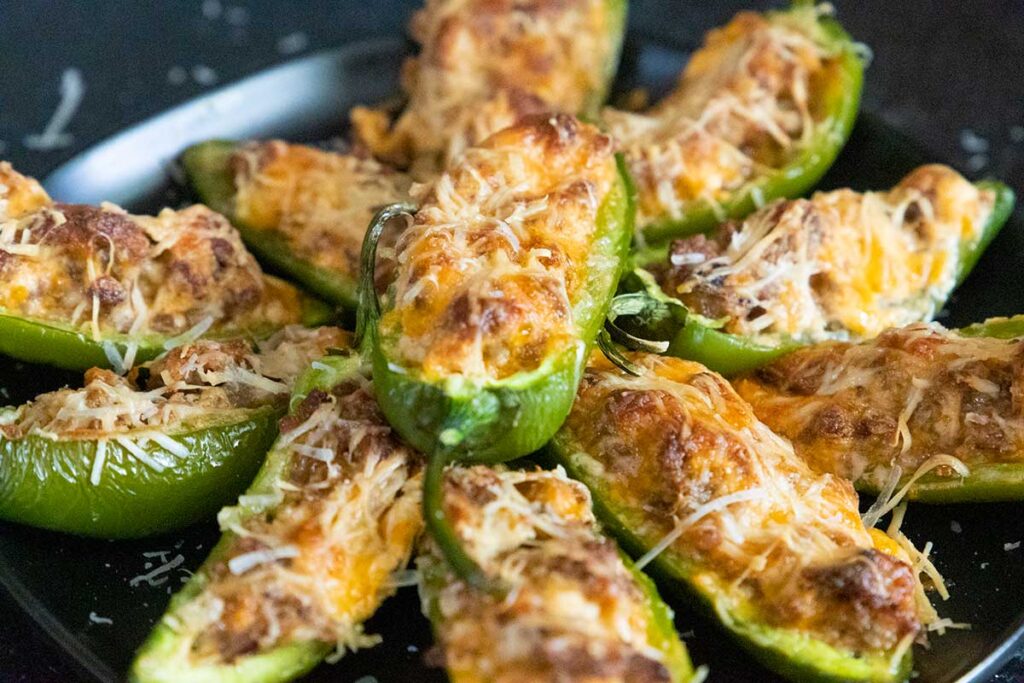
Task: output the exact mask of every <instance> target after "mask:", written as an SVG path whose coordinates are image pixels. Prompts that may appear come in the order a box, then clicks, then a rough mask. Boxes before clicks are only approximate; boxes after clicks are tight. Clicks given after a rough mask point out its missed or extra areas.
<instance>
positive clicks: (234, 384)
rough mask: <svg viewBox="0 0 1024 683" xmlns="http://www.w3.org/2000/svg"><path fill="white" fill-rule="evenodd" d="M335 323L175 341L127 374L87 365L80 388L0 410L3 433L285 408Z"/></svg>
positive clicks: (63, 435)
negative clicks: (245, 336) (258, 338)
mask: <svg viewBox="0 0 1024 683" xmlns="http://www.w3.org/2000/svg"><path fill="white" fill-rule="evenodd" d="M347 339H348V338H347V335H346V333H344V332H342V331H341V330H339V329H337V328H326V327H325V328H320V329H318V330H309V329H306V328H302V327H298V326H295V327H289V328H285V329H284V330H282V331H281V332H279V333H278V334H276V335H275V336H273V337H271V338H270V339H268V340H267V341H265V342H262V343H261V344H260V345H259V346H258V347H255V348H254V347H253V345H252V344H251V343H250V342H248V341H244V340H241V339H238V340H231V341H223V342H219V341H210V340H200V341H196V342H194V343H192V344H186V345H184V346H179V347H177V348H175V349H173V350H171V351H170V352H168V353H167V354H165V355H164V356H162V357H161V358H159V359H157V360H154V361H152V362H150V363H147V364H145V365H142V366H139V367H137V368H135V369H133V370H132V372H131V373H129V375H128V376H127V377H122V376H119V375H117V374H115V373H113V372H111V371H109V370H103V369H100V368H92V369H90V370H88V371H87V372H86V373H85V383H84V386H83V387H82V388H81V389H61V390H59V391H54V392H50V393H47V394H43V395H41V396H39V397H37V398H36V399H35V400H34V401H32V402H31V403H28V404H25V405H23V406H19V407H18V408H12V409H7V410H6V412H4V413H2V414H0V434H2V435H3V437H4V438H6V439H21V438H24V437H26V436H33V435H36V436H46V437H49V438H54V439H105V438H108V437H114V438H117V437H118V436H119V435H120V436H124V435H128V434H135V435H144V434H145V433H147V432H152V431H154V430H158V431H160V432H167V431H168V430H171V431H173V430H174V429H176V428H180V427H182V425H183V423H187V422H189V421H196V420H204V419H209V418H210V417H211V416H216V415H217V414H223V413H227V412H230V411H235V410H245V409H255V408H259V407H262V406H271V405H275V406H279V407H282V406H283V405H284V403H285V402H286V401H287V399H288V394H289V392H290V391H291V386H292V384H293V382H294V381H295V378H296V377H297V375H298V373H299V372H300V371H301V370H302V369H304V368H305V367H306V366H308V365H309V363H310V362H312V361H313V360H314V359H316V358H319V357H321V356H323V355H324V354H325V353H326V352H327V350H328V349H329V348H332V347H337V346H344V345H347V343H348V342H347Z"/></svg>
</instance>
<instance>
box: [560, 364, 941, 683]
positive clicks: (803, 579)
mask: <svg viewBox="0 0 1024 683" xmlns="http://www.w3.org/2000/svg"><path fill="white" fill-rule="evenodd" d="M628 359H629V361H630V362H631V363H632V365H633V366H635V367H636V368H638V369H639V372H640V376H632V375H630V374H627V373H626V372H624V371H622V370H620V369H618V368H617V367H615V366H614V365H612V364H611V363H610V362H609V361H608V360H606V359H605V358H603V357H599V356H597V354H595V355H594V357H593V359H592V362H591V364H590V366H589V367H588V369H587V373H586V376H585V377H584V379H583V381H582V383H581V385H580V391H579V396H578V398H577V401H576V404H575V406H574V407H573V411H572V413H571V414H570V416H569V419H568V420H567V421H566V423H565V425H564V426H563V427H562V429H561V430H560V431H559V433H558V434H557V435H556V436H555V438H554V440H553V441H552V444H551V446H550V449H551V453H552V455H553V457H554V458H555V459H556V460H557V461H558V462H559V463H561V464H563V465H564V466H565V468H566V469H567V470H568V472H569V474H570V475H571V476H573V477H575V478H578V479H580V480H581V481H583V482H584V483H586V484H587V485H588V486H589V488H590V489H591V492H592V494H593V496H594V502H595V509H596V510H597V513H598V516H599V517H600V518H601V519H602V520H603V521H604V523H605V526H606V527H607V528H608V530H609V531H610V532H611V533H612V534H614V535H616V536H617V537H618V538H619V539H620V541H621V542H622V543H623V545H624V547H625V548H627V549H628V550H629V551H630V552H631V553H634V554H635V555H642V557H641V558H640V559H639V560H638V561H637V564H638V566H641V567H643V566H647V565H648V564H650V566H651V567H652V568H654V569H655V570H656V575H657V576H658V577H659V578H660V579H661V580H663V581H664V584H663V587H673V588H675V587H678V588H680V589H682V590H683V591H684V592H686V593H688V594H689V595H691V596H693V597H694V598H696V600H697V602H698V603H699V604H703V605H704V606H705V607H706V608H708V610H709V612H710V613H711V615H712V616H713V617H714V618H716V619H717V620H718V621H719V622H720V623H721V625H722V626H723V628H725V629H726V630H727V631H728V632H730V633H731V634H732V635H733V636H734V637H735V638H736V639H737V640H738V641H739V643H740V644H742V645H743V646H745V647H746V648H747V649H748V650H750V652H751V653H752V654H753V655H754V656H756V657H757V658H758V659H760V660H761V661H762V662H763V663H764V664H765V665H766V666H768V667H770V668H772V669H774V670H775V671H777V672H779V673H781V674H783V675H785V676H788V677H790V678H792V679H794V680H798V681H802V680H844V681H845V680H849V681H901V680H903V679H904V678H905V677H906V676H907V675H908V674H909V671H910V668H909V667H910V646H911V644H912V642H913V641H914V639H915V638H916V637H917V635H918V633H919V630H920V620H919V609H920V608H919V606H918V603H917V602H916V600H924V599H925V598H924V596H923V593H922V592H921V590H922V589H921V584H920V583H919V581H918V580H917V577H916V575H915V572H914V570H913V569H912V568H911V565H910V564H909V563H908V562H906V561H905V560H904V559H902V558H901V556H900V551H899V549H898V547H897V546H896V544H895V543H893V542H892V541H891V540H890V539H889V538H888V537H886V536H885V535H884V534H881V533H880V532H878V531H876V530H873V529H872V530H869V529H866V528H865V526H864V524H863V523H862V522H861V518H860V515H859V514H858V509H857V496H856V494H855V493H854V491H853V488H852V487H851V486H850V484H849V483H848V482H846V481H845V480H843V479H841V478H839V477H834V476H831V475H818V474H815V473H813V472H812V471H811V470H810V469H809V468H808V467H807V465H806V464H804V463H803V461H802V460H800V459H799V458H798V457H797V456H796V455H795V454H794V452H793V449H792V447H791V446H790V445H789V443H788V442H786V441H785V440H784V439H782V438H780V437H778V436H776V435H775V434H773V433H772V432H771V431H770V430H769V429H768V428H767V427H766V426H765V425H764V424H762V423H761V422H759V421H758V420H757V418H756V417H755V416H754V413H753V411H752V410H751V408H750V406H748V405H747V404H746V403H745V402H744V401H743V400H742V399H741V398H740V397H739V396H738V395H737V394H736V393H735V392H734V391H733V389H732V388H731V387H730V386H729V384H728V383H727V382H726V381H725V380H724V379H723V378H722V377H721V376H719V375H717V374H715V373H713V372H710V371H708V370H707V369H706V368H704V367H703V366H701V365H698V364H697V363H692V362H687V361H682V360H679V359H675V358H665V357H661V356H655V355H651V354H632V355H629V356H628Z"/></svg>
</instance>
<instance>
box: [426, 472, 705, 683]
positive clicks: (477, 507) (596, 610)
mask: <svg viewBox="0 0 1024 683" xmlns="http://www.w3.org/2000/svg"><path fill="white" fill-rule="evenodd" d="M444 489H445V498H444V505H445V507H446V508H448V515H449V517H451V518H452V519H453V520H456V522H455V530H456V533H457V534H458V536H459V538H460V539H461V540H462V542H463V543H465V544H466V547H467V549H468V552H469V553H470V555H471V556H472V557H473V558H474V559H475V560H476V561H477V562H478V563H479V564H480V566H481V567H482V568H484V571H486V572H488V573H490V574H492V575H493V576H494V577H496V579H497V580H498V581H500V582H501V583H502V584H503V585H504V586H505V588H506V589H507V593H505V594H504V595H495V594H493V593H490V592H487V591H484V590H480V589H479V588H475V587H473V586H471V585H469V584H467V583H466V582H464V581H462V580H461V579H460V578H459V577H457V576H456V575H455V574H454V573H453V572H452V571H451V570H450V569H449V567H448V565H447V562H446V561H445V559H444V553H442V552H441V551H440V550H439V549H438V547H437V546H436V545H435V544H433V543H432V542H430V541H429V540H427V541H426V546H427V549H426V551H425V552H424V553H423V554H422V555H421V556H420V558H419V559H418V560H417V567H418V569H419V570H420V573H421V579H420V593H421V595H422V598H423V606H424V611H425V612H426V614H427V616H428V617H430V620H431V622H432V623H433V625H434V633H435V635H436V637H437V641H438V646H439V649H440V651H441V652H442V653H443V658H444V663H445V668H446V669H447V671H448V676H449V678H450V679H451V680H452V681H453V683H470V682H481V683H482V682H484V681H487V682H491V683H514V682H520V681H521V682H523V683H525V682H526V681H531V682H533V683H539V682H541V681H552V682H555V681H581V682H582V681H586V682H587V683H627V682H631V683H640V682H641V681H644V682H653V681H664V682H665V683H669V682H671V683H685V682H687V681H690V680H692V679H693V677H694V671H693V669H692V667H691V665H690V660H689V657H688V656H687V653H686V648H685V646H684V645H683V644H682V642H681V641H680V640H679V636H678V635H676V632H675V629H674V627H673V625H672V612H671V610H670V609H669V608H668V606H667V605H665V604H664V603H663V602H662V601H661V599H660V598H659V597H658V594H657V592H656V591H655V588H654V585H653V584H652V583H651V581H650V579H648V578H647V577H645V576H644V575H643V574H641V573H640V572H639V571H638V570H637V569H636V568H634V567H633V565H632V563H631V562H630V561H629V559H628V558H626V557H625V556H624V555H623V554H622V553H621V552H620V551H619V550H618V548H617V547H616V545H615V543H614V542H612V541H611V540H609V539H607V538H605V537H604V536H602V535H601V534H600V533H599V531H598V529H597V522H596V520H595V519H594V516H593V512H592V511H591V504H590V495H589V493H588V492H587V489H586V487H584V486H583V485H582V484H580V483H579V482H575V481H572V480H571V479H568V478H566V476H565V473H564V472H562V471H560V470H557V471H551V472H545V471H529V472H522V471H508V470H503V469H492V468H489V467H484V466H480V465H477V466H475V467H469V468H461V467H453V468H451V469H449V470H448V472H447V474H446V477H445V484H444Z"/></svg>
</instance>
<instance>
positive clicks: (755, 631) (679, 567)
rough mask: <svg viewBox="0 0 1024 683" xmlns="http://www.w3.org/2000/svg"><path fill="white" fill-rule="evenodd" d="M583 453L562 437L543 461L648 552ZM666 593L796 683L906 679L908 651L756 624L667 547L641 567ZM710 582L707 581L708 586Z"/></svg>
mask: <svg viewBox="0 0 1024 683" xmlns="http://www.w3.org/2000/svg"><path fill="white" fill-rule="evenodd" d="M580 451H581V449H580V448H579V447H577V446H575V445H574V444H573V443H571V442H570V440H569V439H567V438H566V436H565V435H564V434H562V433H559V434H557V435H556V436H555V438H554V439H552V441H551V443H550V444H549V445H548V446H547V448H546V451H545V457H546V459H548V460H550V461H551V462H553V463H557V464H559V465H562V466H563V467H564V468H565V470H566V472H567V473H568V474H569V476H571V477H572V478H574V479H577V480H579V481H581V482H583V483H584V484H586V485H587V488H589V489H590V491H591V493H592V495H593V502H594V513H595V514H596V515H597V518H598V519H599V520H600V521H601V524H602V526H603V528H604V529H605V530H606V531H607V532H608V533H609V534H611V535H612V536H614V537H615V538H616V539H618V541H619V543H620V544H621V545H622V547H623V548H624V549H625V550H626V552H628V553H629V554H630V555H632V556H633V557H639V556H641V555H643V554H644V553H646V552H647V551H648V550H650V549H651V548H652V547H653V546H654V545H655V544H656V543H658V541H660V540H661V539H659V538H645V537H642V536H640V535H639V534H638V533H636V532H635V531H633V530H634V529H637V528H639V525H638V524H637V521H638V520H639V519H640V518H642V516H641V515H637V514H635V513H634V512H633V511H631V510H630V509H629V508H628V507H626V506H624V505H622V504H620V503H617V502H616V501H615V500H614V499H613V497H612V496H611V494H610V491H609V490H608V488H607V486H605V484H604V482H602V481H601V479H600V474H599V473H596V472H594V471H592V470H590V469H588V468H586V467H583V466H581V464H580V460H579V459H578V458H576V457H574V455H575V454H577V453H579V452H580ZM644 571H646V572H647V573H648V574H650V575H651V576H652V577H654V578H655V579H656V580H657V581H658V583H659V584H660V585H661V586H662V588H664V589H665V590H667V591H669V592H671V593H673V594H675V595H677V596H679V597H680V598H681V599H683V600H685V601H687V602H689V603H690V604H692V605H694V606H695V607H697V608H698V609H700V610H701V611H702V612H703V613H704V614H705V615H706V616H707V617H709V618H711V619H712V620H714V621H717V622H718V623H719V624H720V625H721V627H722V628H723V629H725V630H726V631H727V632H728V633H730V634H731V635H732V636H733V637H734V638H735V639H736V641H737V642H738V643H739V644H740V645H741V646H742V647H743V648H744V649H745V650H746V651H747V652H749V653H750V654H751V655H752V656H753V657H754V658H755V659H757V660H758V661H759V662H761V664H763V665H764V666H766V667H767V668H769V669H771V670H773V671H775V672H776V673H778V674H780V675H782V676H784V677H786V678H787V679H789V680H792V681H798V682H804V681H807V682H812V681H813V682H821V683H852V682H854V681H860V682H871V683H895V682H896V681H903V680H906V679H907V678H908V677H909V676H910V671H911V666H912V654H911V652H910V650H909V649H908V650H907V652H906V654H905V655H903V656H902V657H901V658H900V659H899V660H898V661H896V662H894V661H893V660H892V655H891V654H888V653H883V654H875V653H872V654H868V655H864V654H863V653H862V654H860V655H857V654H854V653H851V652H844V651H842V650H839V649H837V648H834V647H832V646H831V645H828V644H827V643H825V642H823V641H821V640H817V639H815V638H811V637H808V636H807V635H805V634H800V633H798V632H796V631H792V630H788V629H781V628H774V627H771V626H767V625H765V624H761V623H758V622H757V620H756V618H755V617H754V616H753V615H752V614H750V612H751V608H750V606H749V605H748V604H744V603H743V602H740V601H736V600H733V599H732V598H731V596H730V594H729V586H727V585H721V584H719V583H715V584H714V585H713V586H712V585H709V584H708V583H702V582H699V581H697V580H695V576H696V575H697V574H698V573H699V571H700V566H698V565H696V564H694V563H692V562H688V561H687V560H686V559H685V558H683V557H681V556H680V555H678V554H677V553H675V552H673V550H672V548H668V549H666V550H665V551H663V552H662V553H661V554H659V555H658V556H657V557H656V558H654V560H652V561H651V563H650V564H649V565H647V567H645V568H644ZM709 583H710V582H709Z"/></svg>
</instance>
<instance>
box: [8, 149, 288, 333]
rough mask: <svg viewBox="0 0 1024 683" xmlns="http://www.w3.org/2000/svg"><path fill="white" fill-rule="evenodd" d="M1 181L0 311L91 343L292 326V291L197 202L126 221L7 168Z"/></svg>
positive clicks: (108, 207)
mask: <svg viewBox="0 0 1024 683" xmlns="http://www.w3.org/2000/svg"><path fill="white" fill-rule="evenodd" d="M0 182H2V183H3V185H0V186H2V187H5V188H6V190H5V195H0V205H3V206H2V207H0V208H2V209H3V210H2V211H0V253H2V254H4V256H3V259H2V264H0V310H2V311H4V312H5V313H7V314H12V315H17V316H20V317H26V318H32V319H37V320H41V321H47V322H53V323H58V324H61V325H68V326H71V327H73V328H76V329H83V330H85V331H87V332H89V333H91V336H92V337H93V338H94V339H97V340H98V339H101V338H102V336H103V335H105V334H110V333H114V334H128V335H132V336H133V337H140V336H145V335H152V334H154V333H155V334H161V335H167V336H173V335H176V334H181V333H183V332H185V331H187V330H189V329H191V328H193V327H195V326H197V325H203V326H204V327H207V326H209V328H210V329H213V330H215V331H217V330H220V331H227V330H233V329H237V330H239V331H244V330H247V329H256V328H266V327H282V326H284V325H286V324H289V323H294V322H299V319H300V315H301V306H300V302H299V298H298V293H297V292H296V291H295V290H294V289H292V288H290V287H286V286H284V285H282V284H280V283H277V282H276V281H271V280H268V279H266V278H265V277H264V276H263V273H262V271H261V270H260V267H259V265H258V264H257V263H256V261H255V260H254V259H253V258H252V256H251V255H249V253H248V252H247V251H246V250H245V247H244V246H243V245H242V243H241V241H240V239H239V237H238V233H237V232H236V231H235V229H234V228H232V227H231V225H230V224H229V223H228V222H227V220H226V219H224V218H223V217H222V216H220V215H219V214H216V213H214V212H212V211H210V210H209V209H207V208H206V207H204V206H193V207H190V208H188V209H184V210H182V211H177V212H176V211H171V210H170V209H165V210H164V211H163V212H161V213H160V214H159V215H158V216H155V217H150V216H133V215H130V214H128V213H125V212H124V211H123V210H121V209H120V208H118V207H116V206H114V205H112V204H103V205H102V206H99V207H95V206H83V205H78V204H60V203H53V202H51V201H50V200H49V198H48V197H45V193H42V190H41V188H38V187H37V185H36V184H34V181H31V180H30V179H28V178H25V177H24V176H19V175H18V174H17V173H16V172H14V171H13V170H12V169H11V168H10V167H9V166H8V165H5V166H4V167H3V168H0ZM15 207H18V208H19V210H18V211H14V210H13V209H14V208H15Z"/></svg>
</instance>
